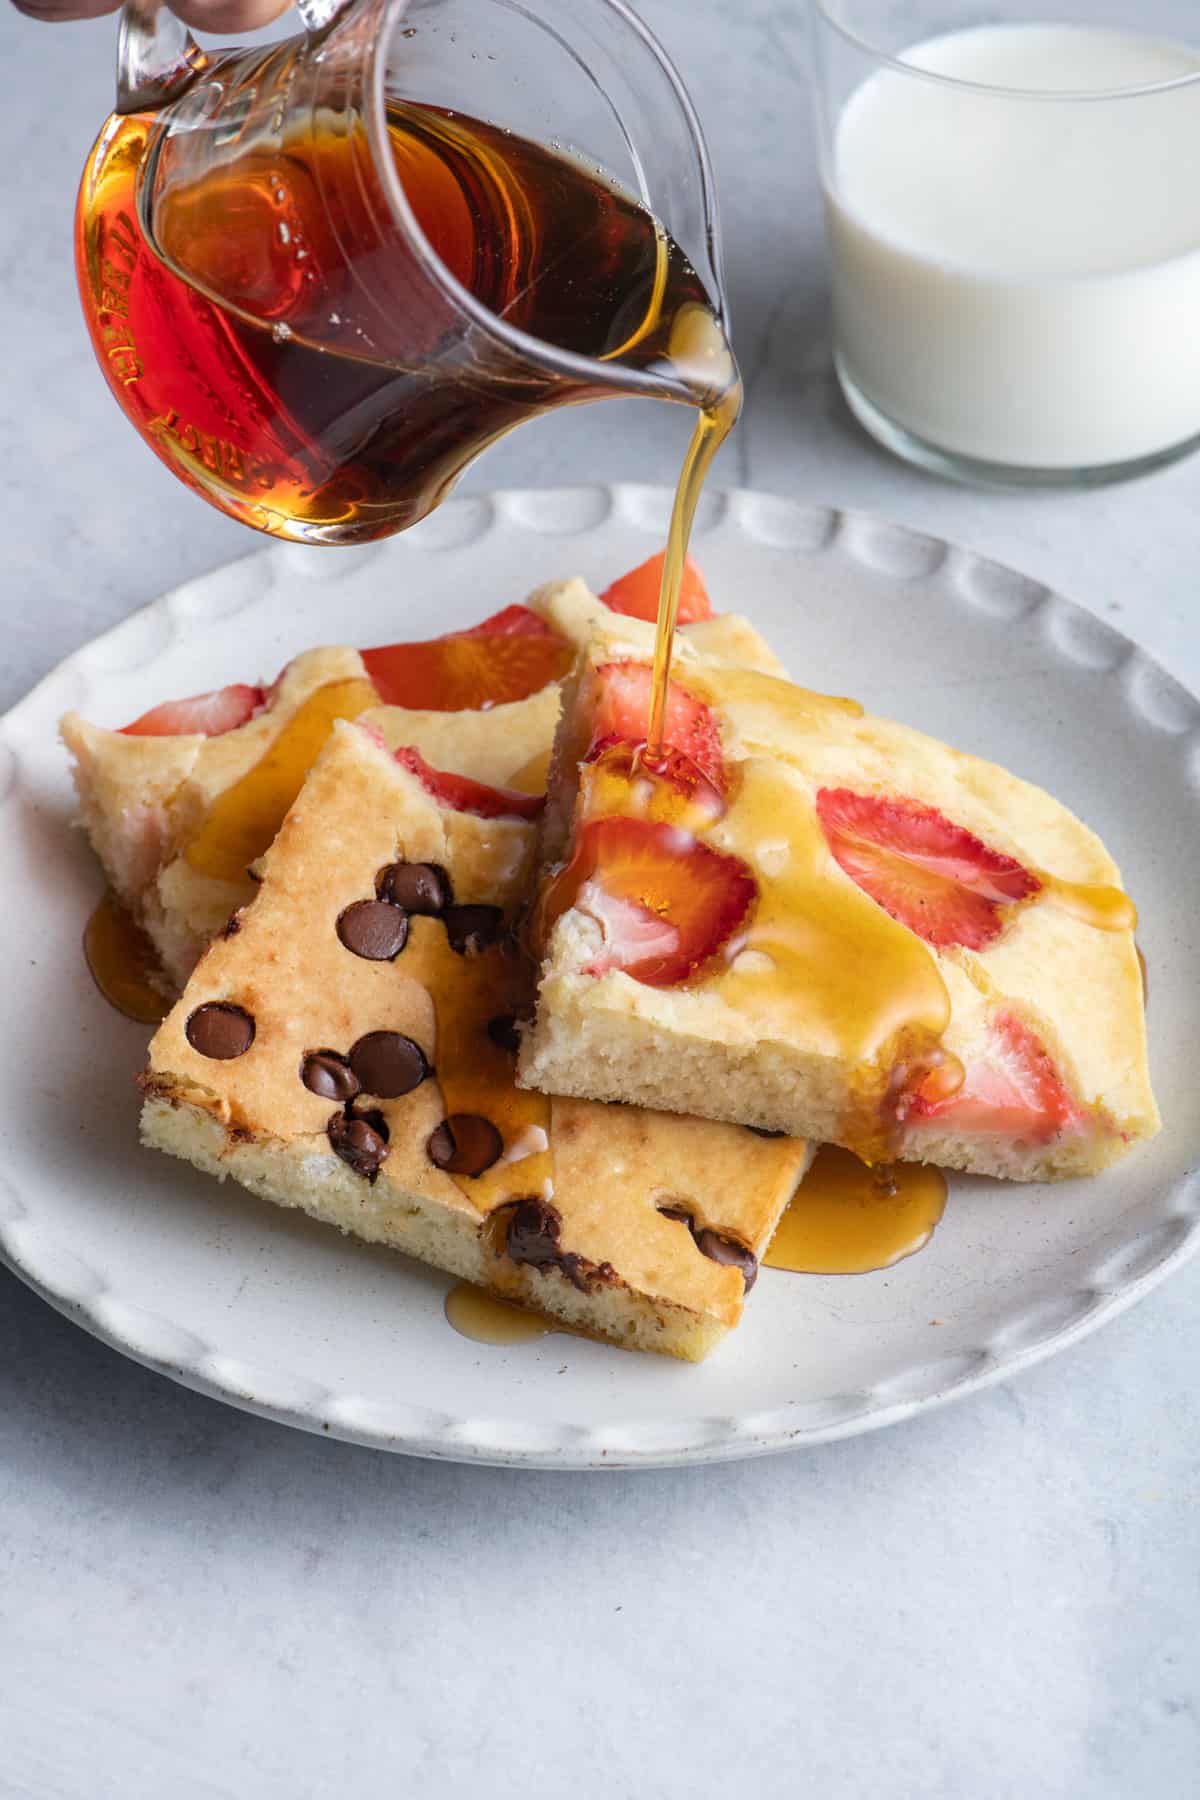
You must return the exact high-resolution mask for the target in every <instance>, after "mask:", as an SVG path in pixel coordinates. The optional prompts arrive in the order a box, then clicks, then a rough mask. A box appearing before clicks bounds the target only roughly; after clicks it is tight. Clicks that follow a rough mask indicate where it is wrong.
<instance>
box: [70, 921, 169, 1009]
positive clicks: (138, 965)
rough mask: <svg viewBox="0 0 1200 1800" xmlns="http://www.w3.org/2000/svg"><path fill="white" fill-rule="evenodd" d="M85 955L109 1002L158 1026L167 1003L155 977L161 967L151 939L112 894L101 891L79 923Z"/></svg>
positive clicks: (100, 988) (159, 973) (96, 981)
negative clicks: (88, 913) (92, 910)
mask: <svg viewBox="0 0 1200 1800" xmlns="http://www.w3.org/2000/svg"><path fill="white" fill-rule="evenodd" d="M83 954H84V956H85V958H86V960H87V966H88V969H89V971H90V973H91V977H92V980H93V981H94V982H95V984H96V986H97V987H98V988H99V990H100V992H101V993H102V994H103V996H104V998H105V999H106V1000H107V1001H108V1004H109V1005H110V1006H114V1007H115V1008H116V1010H117V1011H118V1012H119V1013H124V1015H125V1017H126V1018H127V1019H135V1020H136V1021H137V1023H138V1024H139V1025H159V1024H161V1023H162V1021H163V1019H165V1018H166V1016H167V1014H168V1013H169V1012H170V1010H171V1002H170V1000H168V999H167V997H166V995H165V994H164V993H163V992H162V991H161V989H160V988H158V987H156V986H155V979H156V978H157V979H158V980H160V981H161V979H162V970H161V966H160V964H159V960H158V956H157V954H156V952H155V949H154V946H153V944H152V943H151V942H150V939H149V938H148V937H147V936H146V934H145V932H144V931H143V930H142V929H141V927H140V926H139V925H135V924H134V922H133V920H132V919H131V918H130V916H129V914H128V913H127V912H126V911H125V908H124V907H123V906H122V905H121V903H120V901H119V900H118V899H117V898H116V896H115V895H114V894H105V895H104V896H103V898H102V899H101V901H100V902H99V904H98V906H97V907H96V910H95V911H94V912H93V914H92V916H91V918H90V919H89V920H88V922H87V924H86V925H85V926H84V928H83Z"/></svg>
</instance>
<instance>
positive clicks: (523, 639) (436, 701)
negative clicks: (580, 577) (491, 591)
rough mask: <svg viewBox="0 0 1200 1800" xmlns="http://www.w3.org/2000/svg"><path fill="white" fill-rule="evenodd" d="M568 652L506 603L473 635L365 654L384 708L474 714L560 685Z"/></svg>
mask: <svg viewBox="0 0 1200 1800" xmlns="http://www.w3.org/2000/svg"><path fill="white" fill-rule="evenodd" d="M571 656H572V652H571V647H570V645H569V644H568V643H566V641H565V640H564V639H563V638H560V637H559V636H558V634H557V633H556V632H553V631H551V630H550V628H549V626H548V625H547V624H546V622H545V620H544V619H540V618H539V617H538V615H537V614H536V613H535V612H533V611H531V610H530V608H529V607H527V606H506V607H504V608H503V609H502V611H500V612H498V613H494V614H493V615H492V617H491V618H490V619H485V620H484V621H483V623H482V624H481V625H475V626H472V627H471V629H470V630H469V631H451V632H447V634H446V635H445V637H440V638H428V639H426V640H424V641H423V642H421V643H415V644H382V645H380V646H378V647H377V648H376V649H373V650H364V651H363V652H362V660H363V667H364V668H365V669H366V671H367V674H368V675H369V676H370V678H371V680H372V681H373V682H374V683H375V686H376V688H377V689H378V692H379V698H380V699H381V700H382V701H383V702H384V704H385V705H387V706H404V707H408V708H409V709H411V710H412V711H416V712H467V711H470V712H475V711H478V710H479V709H480V708H482V707H488V706H502V705H504V704H505V703H507V702H508V701H511V700H526V699H528V697H529V695H530V694H536V693H538V692H539V691H540V690H541V689H542V688H544V687H545V686H546V684H547V683H548V682H551V681H560V680H561V679H562V677H563V676H564V675H565V674H566V672H567V669H568V668H569V666H570V663H571Z"/></svg>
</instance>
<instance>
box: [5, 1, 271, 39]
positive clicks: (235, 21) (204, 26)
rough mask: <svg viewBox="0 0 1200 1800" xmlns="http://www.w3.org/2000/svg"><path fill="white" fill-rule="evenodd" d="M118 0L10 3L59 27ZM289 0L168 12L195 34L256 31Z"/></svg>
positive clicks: (198, 4)
mask: <svg viewBox="0 0 1200 1800" xmlns="http://www.w3.org/2000/svg"><path fill="white" fill-rule="evenodd" d="M120 4H121V0H13V5H14V6H15V7H16V8H17V11H18V12H23V13H26V14H28V16H29V17H30V18H31V19H44V20H45V21H46V22H47V23H48V24H51V25H60V24H63V23H65V22H66V21H67V20H69V19H98V18H100V16H101V15H102V14H103V13H110V12H116V10H117V8H118V7H119V6H120ZM288 5H289V0H172V5H171V11H172V12H173V13H174V14H175V15H176V16H177V17H178V18H180V19H182V20H183V22H184V24H185V25H191V26H193V27H194V28H195V30H197V31H220V32H225V31H257V30H258V28H259V26H260V25H269V24H270V23H271V20H272V19H277V18H278V17H279V15H280V13H283V12H286V11H287V9H288Z"/></svg>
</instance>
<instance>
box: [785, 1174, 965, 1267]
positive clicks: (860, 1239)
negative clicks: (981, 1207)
mask: <svg viewBox="0 0 1200 1800" xmlns="http://www.w3.org/2000/svg"><path fill="white" fill-rule="evenodd" d="M945 1210H946V1177H945V1175H943V1173H942V1171H941V1170H940V1169H933V1168H928V1167H926V1166H925V1164H923V1163H896V1164H894V1165H892V1166H890V1167H888V1168H883V1169H881V1168H874V1169H872V1168H869V1167H868V1166H867V1164H866V1163H863V1162H860V1161H859V1159H858V1157H856V1156H852V1155H851V1153H850V1151H849V1150H838V1149H836V1148H835V1147H834V1146H833V1145H831V1144H826V1145H823V1146H822V1147H821V1149H820V1150H818V1151H817V1154H816V1156H815V1157H814V1158H813V1163H812V1167H811V1168H810V1169H809V1171H808V1174H807V1175H806V1176H805V1177H804V1180H803V1181H802V1182H801V1184H800V1186H799V1188H798V1189H797V1191H796V1194H795V1196H794V1198H793V1199H792V1201H791V1203H790V1204H789V1206H788V1209H787V1211H786V1212H785V1213H784V1215H783V1217H782V1219H781V1220H780V1221H779V1224H778V1226H777V1227H776V1230H775V1235H774V1237H773V1238H772V1239H771V1242H770V1245H769V1247H768V1249H767V1253H766V1255H765V1256H764V1257H763V1262H764V1264H765V1265H766V1267H767V1268H770V1269H791V1270H794V1271H796V1272H797V1273H801V1274H806V1275H865V1274H867V1273H868V1272H869V1271H871V1270H872V1269H889V1268H891V1266H892V1264H893V1263H897V1262H900V1261H902V1260H903V1259H904V1258H905V1257H906V1256H913V1255H915V1254H916V1252H917V1251H918V1250H922V1249H924V1247H925V1245H926V1244H927V1243H928V1242H929V1240H930V1238H931V1237H932V1236H933V1233H934V1230H935V1228H936V1226H937V1224H938V1222H939V1220H940V1219H941V1217H942V1214H943V1213H944V1211H945Z"/></svg>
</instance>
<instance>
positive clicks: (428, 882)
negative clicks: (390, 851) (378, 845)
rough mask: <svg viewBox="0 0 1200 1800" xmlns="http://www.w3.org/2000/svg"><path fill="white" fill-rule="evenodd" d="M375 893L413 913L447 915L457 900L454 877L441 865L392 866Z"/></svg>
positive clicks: (379, 877)
mask: <svg viewBox="0 0 1200 1800" xmlns="http://www.w3.org/2000/svg"><path fill="white" fill-rule="evenodd" d="M375 892H376V893H377V894H378V895H379V898H380V899H381V900H390V901H391V903H392V905H393V906H402V907H403V908H404V910H405V912H410V913H441V912H445V910H446V908H447V907H448V906H449V904H450V901H451V899H452V898H453V896H452V894H451V891H450V877H449V876H448V875H447V873H446V871H445V869H443V868H442V866H441V864H440V863H421V862H394V863H389V864H388V866H387V868H386V869H381V870H380V871H379V874H378V875H377V876H376V878H375Z"/></svg>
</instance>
